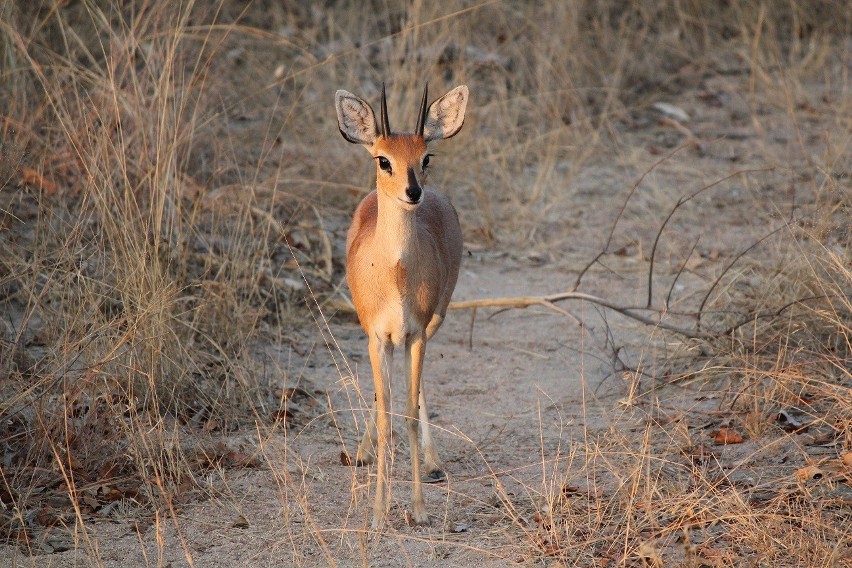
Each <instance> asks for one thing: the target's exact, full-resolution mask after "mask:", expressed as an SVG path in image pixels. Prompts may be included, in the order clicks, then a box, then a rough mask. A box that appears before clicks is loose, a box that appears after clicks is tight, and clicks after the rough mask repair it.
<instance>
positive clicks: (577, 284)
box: [571, 144, 686, 290]
mask: <svg viewBox="0 0 852 568" xmlns="http://www.w3.org/2000/svg"><path fill="white" fill-rule="evenodd" d="M684 148H686V145H685V144H684V145H681V146H678V147H677V148H675V149H674V150H672V151H671V152H669V153H668V154H666V155H665V156H663V157H662V158H660V159H659V160H657V161H656V162H654V163H653V164H652V165H651V167H650V168H648V169H647V170H645V171H644V172H642V175H641V176H639V179H637V180H636V183H634V184H633V187H631V188H630V192H629V193H628V194H627V197H626V198H625V199H624V203H622V204H621V209H619V210H618V215H616V216H615V221H613V223H612V227H610V229H609V236H608V237H607V238H606V244H605V245H604V248H603V250H602V251H601V252H599V253H598V254H597V255H596V256H595V258H593V259H592V260H591V261H590V262H589V263H588V264H587V265H586V266H585V267H584V268H583V270H581V271H580V274H578V275H577V280H575V281H574V286H573V287H572V288H571V289H572V290H576V289H577V288H579V287H580V281H581V280H583V276H585V275H586V272H587V271H588V270H589V269H590V268H591V267H592V266H593V265H594V264H595V263H596V262H597V261H598V260H600V258H601V257H602V256H603V255H605V254H606V253H607V252H609V245H610V244H611V243H612V236H613V235H614V234H615V227H616V226H617V225H618V222H619V221H620V220H621V216H622V215H624V210H625V209H627V204H628V203H629V202H630V199H631V198H632V197H633V194H634V193H636V189H637V188H638V187H639V186H640V185H641V184H642V182H643V181H644V180H645V177H646V176H647V175H648V174H650V173H651V172H653V171H654V170H655V169H656V167H657V166H659V165H660V164H662V163H663V162H665V161H666V160H668V159H669V158H671V157H672V156H674V155H675V154H677V153H678V152H680V151H681V150H683V149H684Z"/></svg>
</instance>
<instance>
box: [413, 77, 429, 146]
mask: <svg viewBox="0 0 852 568" xmlns="http://www.w3.org/2000/svg"><path fill="white" fill-rule="evenodd" d="M428 96H429V83H426V86H425V87H423V99H422V100H421V101H420V114H419V115H418V117H417V130H416V131H415V132H416V133H417V135H418V136H423V128H424V127H425V126H426V112H427V111H428V110H429V109H428V108H427V107H426V100H427V97H428Z"/></svg>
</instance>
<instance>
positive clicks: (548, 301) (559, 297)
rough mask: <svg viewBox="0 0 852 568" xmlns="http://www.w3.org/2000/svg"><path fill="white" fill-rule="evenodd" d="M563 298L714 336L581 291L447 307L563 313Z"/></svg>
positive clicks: (668, 327)
mask: <svg viewBox="0 0 852 568" xmlns="http://www.w3.org/2000/svg"><path fill="white" fill-rule="evenodd" d="M563 300H580V301H584V302H591V303H592V304H597V305H599V306H603V307H605V308H608V309H610V310H612V311H614V312H618V313H619V314H621V315H623V316H626V317H629V318H631V319H634V320H636V321H638V322H641V323H644V324H645V325H652V326H655V327H659V328H662V329H665V330H666V331H671V332H672V333H677V334H680V335H684V336H686V337H689V338H701V339H710V338H712V337H714V335H713V334H710V333H705V332H702V331H698V330H695V329H689V328H685V327H680V326H676V325H672V324H669V323H666V322H664V321H660V320H655V319H653V318H650V317H647V316H643V315H642V314H638V313H636V311H635V310H634V309H633V308H627V307H624V306H619V305H616V304H613V303H612V302H610V301H609V300H606V299H604V298H599V297H597V296H592V295H591V294H584V293H582V292H561V293H557V294H548V295H546V296H510V297H504V298H482V299H479V300H458V301H456V302H450V306H449V309H451V310H469V309H477V308H526V307H529V306H544V307H546V308H549V309H552V310H555V311H556V312H559V313H561V314H563V315H564V314H565V311H564V310H562V309H561V308H559V306H557V305H556V302H561V301H563Z"/></svg>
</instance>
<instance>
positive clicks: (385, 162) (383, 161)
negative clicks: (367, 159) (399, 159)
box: [379, 156, 391, 173]
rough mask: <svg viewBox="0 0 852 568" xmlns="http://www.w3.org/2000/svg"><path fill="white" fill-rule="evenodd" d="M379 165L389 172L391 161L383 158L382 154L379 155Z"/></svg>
mask: <svg viewBox="0 0 852 568" xmlns="http://www.w3.org/2000/svg"><path fill="white" fill-rule="evenodd" d="M379 167H380V168H382V169H383V170H384V171H386V172H387V173H391V163H390V160H388V159H387V158H385V157H384V156H379Z"/></svg>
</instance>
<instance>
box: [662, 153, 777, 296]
mask: <svg viewBox="0 0 852 568" xmlns="http://www.w3.org/2000/svg"><path fill="white" fill-rule="evenodd" d="M773 169H775V168H755V169H750V170H737V171H735V172H734V173H732V174H729V175H727V176H725V177H723V178H721V179H717V180H716V181H714V182H713V183H711V184H709V185H705V186H704V187H700V188H698V189H696V190H695V191H693V192H692V193H691V194H689V195H688V196H686V197H681V198H680V199H678V200H677V203H675V206H674V207H672V210H671V211H669V215H668V217H666V220H665V221H663V224H662V225H660V230H659V231H657V236H656V238H654V246H652V247H651V261H650V262H651V266H650V267H649V268H648V304H647V306H646V307H648V308H650V307H651V293H652V291H653V284H654V257H656V255H657V244H659V242H660V237H661V236H662V234H663V230H664V229H665V228H666V225H668V223H669V221H670V220H671V218H672V217H673V216H674V214H675V213H676V212H677V210H678V209H680V206H681V205H683V204H685V203H688V202H690V201H692V200H693V199H695V198H696V197H698V195H699V194H701V193H703V192H705V191H707V190H708V189H710V188H712V187H716V186H717V185H719V184H720V183H722V182H725V181H728V180H729V179H731V178H732V177H736V176H738V175H740V174H753V173H757V172H768V171H772V170H773Z"/></svg>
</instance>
